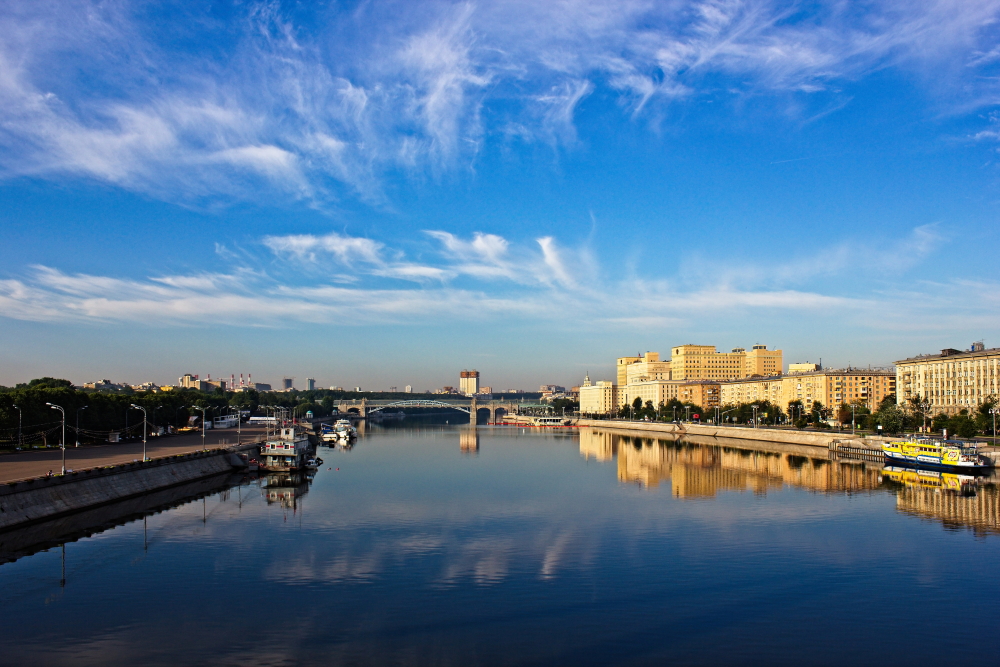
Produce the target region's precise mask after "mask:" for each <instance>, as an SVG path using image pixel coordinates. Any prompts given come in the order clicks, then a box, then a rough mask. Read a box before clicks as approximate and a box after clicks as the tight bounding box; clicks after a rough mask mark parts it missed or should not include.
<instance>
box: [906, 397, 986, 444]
mask: <svg viewBox="0 0 1000 667" xmlns="http://www.w3.org/2000/svg"><path fill="white" fill-rule="evenodd" d="M930 409H931V404H930V403H921V404H920V410H921V413H922V414H923V417H924V433H927V411H928V410H930ZM994 430H995V429H994ZM993 435H994V440H995V439H996V433H994V434H993Z"/></svg>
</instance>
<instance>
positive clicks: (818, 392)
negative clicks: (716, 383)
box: [720, 368, 896, 410]
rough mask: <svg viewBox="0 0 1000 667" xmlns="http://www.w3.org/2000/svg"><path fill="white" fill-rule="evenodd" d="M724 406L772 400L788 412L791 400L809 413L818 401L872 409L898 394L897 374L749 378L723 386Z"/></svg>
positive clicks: (854, 372)
mask: <svg viewBox="0 0 1000 667" xmlns="http://www.w3.org/2000/svg"><path fill="white" fill-rule="evenodd" d="M720 393H721V395H720V400H721V403H722V405H737V404H739V403H753V402H756V401H764V400H767V401H770V402H771V403H772V404H776V405H780V406H781V407H782V409H784V410H787V409H788V404H789V403H791V402H792V401H796V400H798V401H802V405H803V406H804V407H805V408H806V409H807V410H808V409H811V408H812V406H813V404H814V403H815V402H817V401H818V402H820V403H822V404H823V405H824V406H825V407H837V406H839V405H841V404H848V405H850V404H852V403H858V404H862V405H865V406H868V407H869V408H871V409H875V408H877V407H878V405H879V403H881V402H882V399H884V398H885V397H886V396H888V395H890V394H895V393H896V375H895V373H894V372H893V371H891V370H872V369H868V370H864V369H860V370H859V369H853V368H848V369H832V370H814V371H807V372H804V373H794V374H793V373H789V374H788V375H782V376H778V377H748V378H741V379H739V380H730V381H727V382H722V383H720Z"/></svg>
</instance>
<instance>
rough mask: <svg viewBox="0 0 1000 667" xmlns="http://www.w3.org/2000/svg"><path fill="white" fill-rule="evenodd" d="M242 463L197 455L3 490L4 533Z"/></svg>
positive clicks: (221, 454) (231, 457) (225, 456)
mask: <svg viewBox="0 0 1000 667" xmlns="http://www.w3.org/2000/svg"><path fill="white" fill-rule="evenodd" d="M239 462H240V459H239V457H238V456H236V454H233V453H232V452H227V451H212V452H197V453H194V454H182V455H179V456H171V457H169V458H163V459H155V460H153V461H147V462H145V463H143V462H136V463H129V464H125V465H118V466H110V467H107V468H94V469H92V470H81V471H79V472H73V473H69V474H67V475H65V476H60V477H43V478H38V479H33V480H25V481H21V482H13V483H10V484H4V485H0V531H2V530H7V529H10V528H13V527H15V526H23V525H27V524H30V523H33V522H36V521H43V520H47V519H52V518H54V517H58V516H63V515H66V514H69V513H71V512H78V511H80V510H84V509H87V508H91V507H97V506H100V505H104V504H107V503H112V502H116V501H119V500H123V499H126V498H131V497H134V496H139V495H142V494H145V493H149V492H151V491H155V490H158V489H163V488H167V487H171V486H175V485H177V484H183V483H185V482H190V481H192V480H196V479H201V478H203V477H210V476H213V475H219V474H221V473H226V472H232V470H233V468H234V467H235V466H237V465H238V464H239Z"/></svg>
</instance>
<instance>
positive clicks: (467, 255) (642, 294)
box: [0, 227, 1000, 331]
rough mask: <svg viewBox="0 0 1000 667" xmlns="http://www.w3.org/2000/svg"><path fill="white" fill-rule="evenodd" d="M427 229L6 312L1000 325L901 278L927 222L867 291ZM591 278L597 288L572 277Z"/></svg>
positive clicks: (16, 289) (28, 278)
mask: <svg viewBox="0 0 1000 667" xmlns="http://www.w3.org/2000/svg"><path fill="white" fill-rule="evenodd" d="M429 234H430V235H431V237H432V238H435V239H437V240H439V241H440V242H441V245H442V254H441V256H440V259H439V261H437V262H423V263H417V262H412V261H409V260H408V259H407V258H406V256H405V254H404V253H403V252H402V251H400V250H397V249H393V248H389V247H386V246H385V245H384V244H382V243H381V242H378V241H374V240H371V239H362V238H356V237H349V236H343V235H339V234H335V233H331V234H327V235H323V236H314V235H308V234H303V235H292V236H271V237H267V238H266V239H264V241H263V246H264V247H266V248H267V249H268V250H270V251H271V252H273V253H274V257H275V263H274V264H273V269H274V270H273V271H272V272H271V274H265V273H256V272H251V271H241V272H237V273H233V274H219V273H195V274H180V275H165V276H153V277H149V278H118V277H112V276H102V275H90V274H79V273H77V274H69V273H64V272H62V271H59V270H57V269H54V268H51V267H44V266H39V267H35V268H34V269H33V270H32V272H31V273H30V274H28V275H25V276H20V277H16V278H8V279H5V280H0V317H6V318H10V319H17V320H29V321H41V322H77V323H92V324H101V323H112V322H130V323H145V324H149V325H157V326H163V325H173V326H188V325H197V326H216V325H235V326H247V325H250V326H262V327H287V326H294V325H296V324H297V323H337V324H350V325H366V324H377V323H396V324H418V325H419V324H441V323H444V322H462V321H495V322H510V321H519V322H524V323H542V322H544V323H547V324H550V325H551V324H556V323H558V324H560V325H562V326H587V327H590V328H593V327H600V328H610V329H623V328H626V329H627V328H633V327H635V326H636V325H642V326H645V327H647V328H648V327H679V326H685V325H686V323H688V322H691V321H693V320H698V321H699V322H705V321H718V322H720V323H721V322H728V321H732V320H733V318H738V317H746V316H748V315H751V316H752V315H756V316H761V317H764V316H771V315H780V314H782V313H784V314H794V315H798V314H802V313H809V314H810V317H812V318H814V319H813V321H819V320H822V318H824V317H827V318H830V319H831V321H834V320H835V321H836V322H837V323H838V324H839V325H841V326H848V325H850V326H855V327H857V326H860V327H869V328H882V329H890V330H896V329H897V328H898V327H900V326H901V325H902V324H903V323H906V324H905V326H908V327H910V328H911V329H912V330H913V331H925V330H927V331H929V330H934V329H935V328H936V327H938V326H940V323H941V318H940V317H939V311H940V310H941V309H942V308H945V310H947V311H948V312H949V313H951V314H952V315H953V316H954V317H961V318H963V321H968V322H970V323H971V322H975V323H977V324H978V325H981V326H983V327H987V326H994V327H995V326H996V325H997V324H1000V318H998V316H996V315H994V314H993V313H995V312H996V308H994V307H992V306H991V305H990V304H994V305H995V302H996V300H997V299H996V296H995V294H996V285H992V284H986V283H976V284H969V283H959V282H954V281H953V282H939V283H930V282H926V281H922V282H918V283H915V284H914V287H913V288H911V289H904V288H903V287H902V286H903V285H904V284H906V285H908V284H909V283H904V282H903V281H904V280H908V279H906V278H905V273H904V272H905V271H906V270H907V269H908V268H913V266H915V263H916V262H918V261H919V258H920V257H926V256H927V255H928V253H929V252H930V250H931V249H932V248H933V247H934V246H935V245H936V244H937V242H938V241H937V238H936V236H935V234H936V232H935V230H934V228H932V227H919V228H917V229H916V230H915V231H914V233H913V235H912V236H911V237H910V238H909V240H905V239H904V241H903V242H902V243H901V244H896V245H897V246H898V245H902V246H904V247H905V246H909V250H907V251H906V254H907V255H908V256H909V259H908V260H907V261H908V262H912V263H913V264H910V265H906V264H904V263H902V262H898V263H896V264H892V262H891V261H890V259H889V258H890V255H889V254H885V255H884V256H881V258H879V257H875V256H873V259H872V261H873V263H874V266H875V267H876V269H877V270H878V271H880V272H882V273H885V268H886V267H887V266H888V267H890V268H891V271H890V273H893V274H899V275H900V276H903V277H902V278H901V279H900V280H896V281H892V280H882V281H880V282H878V283H872V285H874V286H873V287H870V288H868V289H864V290H862V291H859V288H858V287H857V284H856V283H854V287H852V288H849V289H847V290H845V292H844V293H837V292H829V291H828V292H827V293H823V292H817V291H810V290H808V289H803V288H802V287H800V284H801V283H802V272H803V271H808V270H809V264H810V259H809V258H803V259H801V260H792V261H791V262H790V263H788V264H786V265H782V264H780V263H774V262H771V263H767V264H763V265H759V266H754V265H745V266H743V267H741V268H738V269H737V270H735V271H731V272H729V273H726V272H724V271H718V272H713V271H712V270H711V267H709V270H708V271H707V272H706V273H704V274H701V275H700V276H698V277H697V280H694V281H690V282H688V283H679V282H676V281H658V282H651V281H646V280H638V279H626V280H613V281H602V280H600V279H599V278H598V276H599V275H600V274H601V272H600V271H599V270H597V269H596V268H595V267H594V266H592V265H591V264H589V263H588V262H589V261H590V260H589V259H588V257H589V255H588V253H587V251H586V248H582V249H581V248H577V249H572V248H571V249H568V250H567V249H564V248H560V247H558V245H557V243H556V241H555V240H554V239H553V238H550V237H544V238H541V239H537V240H536V244H537V250H535V249H532V245H531V244H511V243H510V242H509V241H507V240H506V239H504V238H502V237H499V236H496V235H490V234H476V235H474V236H473V237H472V238H471V239H461V238H459V237H456V236H454V235H452V234H449V233H446V232H440V231H435V232H429ZM256 259H258V260H259V259H262V258H260V257H257V258H256ZM848 259H850V260H851V261H848ZM855 259H856V258H849V257H848V258H845V257H839V256H838V257H835V258H834V259H832V260H830V261H829V262H828V263H827V264H825V265H824V266H822V267H821V268H820V269H818V270H819V271H822V272H824V273H826V274H827V275H829V276H833V277H838V278H841V281H843V280H846V279H848V278H851V277H853V274H854V273H855V269H856V267H857V266H858V263H857V261H854V260H855ZM303 263H305V264H307V265H309V266H313V267H318V268H319V269H322V270H321V272H320V274H319V275H320V277H319V278H317V276H316V273H315V272H306V273H305V274H303V272H302V271H301V270H299V268H300V267H301V266H302V265H303ZM345 272H346V273H345ZM686 272H688V270H687V269H683V268H682V273H686ZM584 273H585V274H586V275H587V279H586V280H580V279H578V278H575V277H574V276H575V275H581V274H584ZM304 277H305V278H307V284H303V282H304V281H303V278H304ZM459 278H462V279H464V280H465V281H466V282H465V283H463V286H461V287H459V286H457V284H455V285H453V284H452V283H453V282H455V281H457V280H458V279H459ZM841 281H837V280H833V281H827V284H828V285H836V284H838V283H839V282H841ZM684 285H690V286H689V287H684Z"/></svg>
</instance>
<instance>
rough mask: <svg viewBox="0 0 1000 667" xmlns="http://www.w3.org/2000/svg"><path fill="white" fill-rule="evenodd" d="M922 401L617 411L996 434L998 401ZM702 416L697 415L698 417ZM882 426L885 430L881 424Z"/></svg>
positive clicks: (646, 416)
mask: <svg viewBox="0 0 1000 667" xmlns="http://www.w3.org/2000/svg"><path fill="white" fill-rule="evenodd" d="M922 403H923V401H922V399H921V398H920V397H915V398H912V399H910V400H909V401H907V402H906V403H905V404H904V405H897V404H896V396H895V395H893V394H890V395H888V396H886V397H885V398H884V399H882V401H881V402H880V403H879V405H878V407H877V408H875V409H872V408H870V407H869V406H867V405H865V404H863V403H854V404H848V403H843V404H841V405H840V406H839V407H837V408H828V407H826V406H824V405H823V403H822V402H820V401H813V402H812V404H811V405H810V406H809V407H808V408H807V407H806V406H805V404H804V403H803V402H802V401H800V400H794V401H791V402H789V404H788V406H787V407H786V408H782V407H781V406H780V405H777V404H775V403H771V402H770V401H767V400H764V401H756V402H754V403H740V404H737V405H724V406H721V407H719V408H714V407H713V408H707V409H706V408H704V407H703V406H700V405H696V404H694V403H690V402H682V401H680V400H678V399H676V398H673V399H671V400H670V401H667V402H661V403H660V404H659V405H653V402H652V401H645V402H643V400H642V399H641V398H638V397H636V399H635V400H633V401H632V402H631V403H629V404H626V405H623V406H622V407H621V408H620V409H619V410H618V412H617V413H616V414H615V416H616V417H618V418H619V419H637V420H648V421H662V422H670V421H674V420H694V419H697V420H698V421H701V422H708V421H712V422H713V423H716V420H717V423H719V424H752V423H753V422H754V420H755V419H756V421H757V424H758V425H760V426H780V425H793V426H795V427H796V428H819V429H829V428H831V424H830V422H831V421H832V422H836V423H839V424H840V425H841V427H847V426H853V427H854V428H855V429H857V430H862V431H872V432H881V433H885V434H886V435H898V434H900V433H905V432H916V431H919V430H921V429H924V428H926V429H927V430H928V431H929V432H931V433H937V434H944V433H947V434H948V435H949V437H950V436H956V437H959V438H973V437H976V436H977V435H990V436H992V435H994V432H993V428H994V414H993V413H991V412H990V411H991V410H993V409H995V408H996V407H997V400H996V399H989V400H987V401H984V402H983V403H981V404H980V405H979V406H978V407H977V408H975V409H974V410H968V409H964V408H963V409H962V410H960V411H959V412H958V413H957V414H955V415H947V414H945V413H943V412H939V413H937V414H931V413H930V412H927V411H925V409H924V408H923V404H922ZM695 415H697V417H695ZM879 427H881V428H879Z"/></svg>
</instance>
